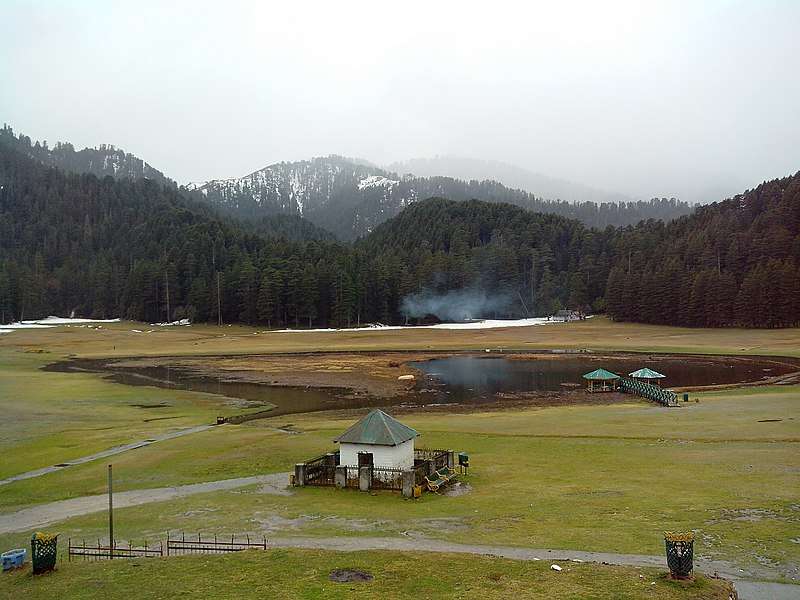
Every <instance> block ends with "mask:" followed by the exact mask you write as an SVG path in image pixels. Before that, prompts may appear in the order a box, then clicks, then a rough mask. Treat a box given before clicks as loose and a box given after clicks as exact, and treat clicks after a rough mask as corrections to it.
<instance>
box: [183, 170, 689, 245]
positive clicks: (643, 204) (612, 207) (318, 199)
mask: <svg viewBox="0 0 800 600" xmlns="http://www.w3.org/2000/svg"><path fill="white" fill-rule="evenodd" d="M190 188H191V189H192V190H197V191H198V192H199V193H200V194H202V195H203V196H204V197H205V198H206V199H207V200H208V201H209V202H210V203H212V204H213V205H215V206H218V207H222V208H223V209H225V210H226V211H228V212H229V213H230V214H232V215H235V216H237V217H240V218H245V219H252V218H257V217H260V216H263V215H268V214H275V213H281V214H296V215H302V216H303V217H304V218H307V219H309V220H310V221H312V222H313V223H315V224H317V225H319V226H320V227H323V228H325V229H327V230H329V231H332V232H333V233H335V234H336V235H337V236H338V237H339V238H340V239H345V240H352V239H355V238H357V237H359V236H363V235H366V234H367V233H369V232H371V231H372V230H373V229H374V228H375V227H376V226H377V225H379V224H380V223H382V222H384V221H386V220H387V219H390V218H392V217H394V216H395V215H397V214H398V213H400V211H402V210H403V209H404V208H405V207H407V206H410V205H412V204H413V203H414V202H417V201H418V200H422V199H425V198H429V197H434V196H438V197H443V198H449V199H450V200H458V201H463V200H471V199H478V200H483V201H486V202H504V203H509V204H514V205H516V206H520V207H522V208H526V209H528V210H530V211H533V212H543V213H552V214H557V215H561V216H565V217H568V218H573V219H577V220H579V221H581V222H583V223H584V224H585V225H587V226H590V227H597V228H604V227H606V226H608V225H615V226H616V225H627V224H633V223H638V222H639V221H640V220H643V219H650V218H656V219H664V220H670V219H673V218H676V217H678V216H680V215H685V214H688V213H690V212H691V210H692V207H690V206H689V205H688V204H687V203H685V202H680V201H678V200H675V199H674V198H671V199H667V198H661V199H659V198H654V199H652V200H648V201H640V202H620V203H615V202H604V203H594V202H576V203H572V202H562V201H558V200H546V199H543V198H540V197H537V196H535V195H534V194H533V193H529V192H527V191H522V190H516V189H512V188H509V187H506V186H504V185H503V184H501V183H498V182H496V181H491V180H484V181H476V180H473V181H464V180H460V179H454V178H452V177H435V176H434V177H415V176H414V175H411V174H408V175H402V176H401V175H398V174H396V173H392V172H390V171H385V170H383V169H380V168H378V167H375V166H372V165H368V164H365V163H363V162H358V161H353V160H351V159H347V158H343V157H340V156H328V157H324V158H315V159H312V160H309V161H300V162H292V163H287V162H282V163H277V164H274V165H270V166H268V167H265V168H263V169H261V170H259V171H256V172H255V173H251V174H250V175H247V176H245V177H241V178H234V179H225V180H214V181H209V182H206V183H202V184H195V185H192V186H190ZM533 192H535V190H533Z"/></svg>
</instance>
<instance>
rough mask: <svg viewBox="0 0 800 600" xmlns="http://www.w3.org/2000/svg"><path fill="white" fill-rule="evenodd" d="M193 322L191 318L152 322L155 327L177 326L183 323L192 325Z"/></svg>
mask: <svg viewBox="0 0 800 600" xmlns="http://www.w3.org/2000/svg"><path fill="white" fill-rule="evenodd" d="M191 324H192V322H191V321H190V320H189V319H179V320H177V321H172V322H170V323H150V325H151V326H153V327H176V326H183V325H191Z"/></svg>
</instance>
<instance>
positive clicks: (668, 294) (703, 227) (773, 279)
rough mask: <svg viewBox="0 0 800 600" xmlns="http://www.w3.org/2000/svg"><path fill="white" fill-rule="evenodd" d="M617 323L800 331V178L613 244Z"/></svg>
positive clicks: (611, 300) (632, 232)
mask: <svg viewBox="0 0 800 600" xmlns="http://www.w3.org/2000/svg"><path fill="white" fill-rule="evenodd" d="M615 247H616V249H617V254H618V257H617V260H616V266H615V267H614V269H613V270H612V271H611V273H610V276H609V280H608V290H607V301H608V312H609V314H610V315H611V316H612V317H613V318H614V319H617V320H624V321H640V322H647V323H663V324H671V325H688V326H703V327H721V326H727V325H742V326H747V327H786V326H793V325H800V173H797V174H795V175H794V176H792V177H786V178H784V179H776V180H774V181H770V182H767V183H763V184H761V185H760V186H758V187H757V188H755V189H754V190H751V191H748V192H746V193H744V194H740V195H738V196H735V197H734V198H731V199H729V200H725V201H723V202H718V203H715V204H711V205H708V206H703V207H700V208H698V209H697V211H696V212H695V214H693V215H691V216H688V217H684V218H681V219H679V220H677V221H673V222H672V223H670V224H667V225H664V224H663V223H649V224H647V225H646V226H642V227H636V228H627V229H625V230H622V231H621V232H620V233H619V236H618V240H617V241H616V242H615Z"/></svg>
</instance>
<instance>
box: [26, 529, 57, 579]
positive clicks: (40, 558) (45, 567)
mask: <svg viewBox="0 0 800 600" xmlns="http://www.w3.org/2000/svg"><path fill="white" fill-rule="evenodd" d="M57 545H58V535H49V534H47V533H42V532H40V531H37V532H36V533H34V534H33V535H32V536H31V563H32V565H33V574H34V575H39V574H40V573H46V572H47V571H52V570H53V569H55V568H56V548H57Z"/></svg>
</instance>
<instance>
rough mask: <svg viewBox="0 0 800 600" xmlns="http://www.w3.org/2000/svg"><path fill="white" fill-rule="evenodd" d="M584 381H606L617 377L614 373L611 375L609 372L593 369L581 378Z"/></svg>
mask: <svg viewBox="0 0 800 600" xmlns="http://www.w3.org/2000/svg"><path fill="white" fill-rule="evenodd" d="M583 378H584V379H595V380H607V379H619V375H617V374H616V373H612V372H611V371H606V370H605V369H595V370H594V371H592V372H591V373H586V375H584V376H583Z"/></svg>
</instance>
